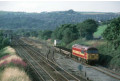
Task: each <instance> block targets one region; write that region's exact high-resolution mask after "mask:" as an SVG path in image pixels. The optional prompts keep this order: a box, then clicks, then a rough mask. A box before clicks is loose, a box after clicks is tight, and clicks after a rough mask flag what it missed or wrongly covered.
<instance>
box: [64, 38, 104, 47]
mask: <svg viewBox="0 0 120 81" xmlns="http://www.w3.org/2000/svg"><path fill="white" fill-rule="evenodd" d="M105 43H106V41H103V40H85V39H77V40H75V41H73V42H71V43H70V44H68V45H67V46H66V48H69V49H71V48H72V45H74V44H80V45H86V46H94V45H97V46H99V45H103V44H105Z"/></svg>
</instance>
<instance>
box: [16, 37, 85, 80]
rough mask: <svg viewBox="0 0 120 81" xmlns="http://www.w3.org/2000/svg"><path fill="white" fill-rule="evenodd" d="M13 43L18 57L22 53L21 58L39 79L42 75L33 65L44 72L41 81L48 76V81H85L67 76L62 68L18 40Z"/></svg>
mask: <svg viewBox="0 0 120 81" xmlns="http://www.w3.org/2000/svg"><path fill="white" fill-rule="evenodd" d="M14 42H16V43H17V44H18V45H16V46H17V48H16V47H15V49H16V50H17V51H18V52H19V55H21V54H20V53H23V54H22V57H24V58H25V59H27V61H28V62H29V63H31V66H33V67H34V70H35V71H36V73H37V74H39V76H40V77H41V78H43V75H40V72H39V70H38V69H36V68H35V65H38V67H40V68H41V69H42V70H43V71H44V73H46V74H45V76H44V78H43V79H44V80H43V81H45V79H46V78H45V77H48V76H49V80H51V81H53V80H54V81H85V80H80V79H78V78H76V77H75V76H73V75H71V74H69V73H68V72H66V71H65V70H64V69H63V68H61V67H60V66H58V65H57V64H55V63H54V62H53V61H51V60H50V59H48V58H47V59H46V57H45V56H44V55H43V54H42V53H41V52H39V51H37V50H36V49H35V48H34V47H32V46H29V45H27V44H24V42H22V41H20V40H18V39H17V40H15V41H14ZM16 43H15V44H16ZM21 51H22V52H21ZM38 56H39V57H38ZM30 60H32V61H34V62H35V64H32V62H31V61H30ZM42 73H43V72H42Z"/></svg>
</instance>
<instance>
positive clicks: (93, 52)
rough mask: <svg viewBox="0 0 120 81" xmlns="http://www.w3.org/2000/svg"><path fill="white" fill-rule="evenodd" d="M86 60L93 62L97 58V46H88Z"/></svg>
mask: <svg viewBox="0 0 120 81" xmlns="http://www.w3.org/2000/svg"><path fill="white" fill-rule="evenodd" d="M87 60H88V62H89V63H92V62H93V63H95V62H97V61H98V60H99V54H98V50H97V48H89V49H88V50H87Z"/></svg>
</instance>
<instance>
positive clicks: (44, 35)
mask: <svg viewBox="0 0 120 81" xmlns="http://www.w3.org/2000/svg"><path fill="white" fill-rule="evenodd" d="M51 34H52V31H50V30H45V31H43V33H42V39H45V40H47V39H49V38H51Z"/></svg>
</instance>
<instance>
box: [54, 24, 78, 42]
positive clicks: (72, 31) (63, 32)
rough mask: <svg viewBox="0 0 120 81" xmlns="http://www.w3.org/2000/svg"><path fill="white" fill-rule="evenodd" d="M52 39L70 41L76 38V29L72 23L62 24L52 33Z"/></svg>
mask: <svg viewBox="0 0 120 81" xmlns="http://www.w3.org/2000/svg"><path fill="white" fill-rule="evenodd" d="M52 38H53V39H59V40H62V41H63V42H64V43H65V44H68V43H70V42H72V41H73V40H76V39H77V38H78V30H77V28H76V25H74V24H64V25H61V26H60V27H59V28H57V29H56V30H55V31H54V32H53V34H52Z"/></svg>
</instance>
